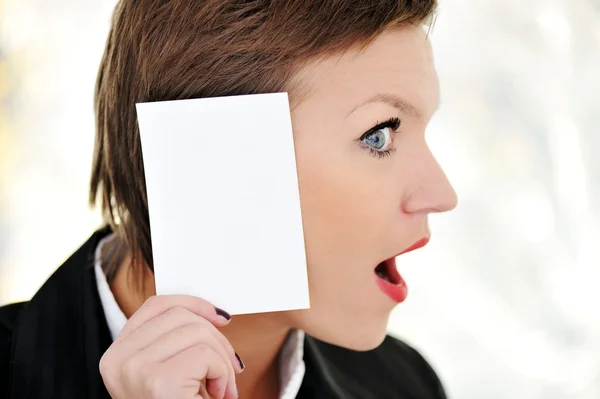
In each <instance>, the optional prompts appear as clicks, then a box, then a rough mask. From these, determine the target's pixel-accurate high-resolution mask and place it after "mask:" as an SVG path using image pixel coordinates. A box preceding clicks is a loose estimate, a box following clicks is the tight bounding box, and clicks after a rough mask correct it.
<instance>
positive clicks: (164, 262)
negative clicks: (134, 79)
mask: <svg viewBox="0 0 600 399" xmlns="http://www.w3.org/2000/svg"><path fill="white" fill-rule="evenodd" d="M137 114H138V123H139V127H140V135H141V141H142V152H143V155H144V167H145V172H146V187H147V193H148V207H149V213H150V226H151V232H152V249H153V255H154V270H155V278H156V290H157V293H158V294H188V295H195V296H198V297H201V298H204V299H206V300H208V301H210V302H212V303H213V304H214V305H216V306H218V307H220V308H222V309H225V310H226V311H227V312H229V313H231V314H243V313H259V312H269V311H281V310H291V309H305V308H308V307H309V297H308V278H307V273H306V255H305V250H304V235H303V230H302V217H301V212H300V197H299V191H298V177H297V172H296V157H295V152H294V142H293V137H292V124H291V117H290V108H289V102H288V96H287V93H275V94H258V95H245V96H232V97H217V98H203V99H193V100H178V101H165V102H153V103H140V104H137Z"/></svg>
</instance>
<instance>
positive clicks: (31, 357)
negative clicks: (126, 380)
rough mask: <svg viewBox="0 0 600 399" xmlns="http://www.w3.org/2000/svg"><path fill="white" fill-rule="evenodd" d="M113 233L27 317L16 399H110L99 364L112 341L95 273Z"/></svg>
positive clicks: (91, 246)
mask: <svg viewBox="0 0 600 399" xmlns="http://www.w3.org/2000/svg"><path fill="white" fill-rule="evenodd" d="M108 233H110V230H109V229H108V228H104V229H102V230H100V231H98V232H96V233H95V234H94V235H93V236H92V237H91V238H90V239H89V240H88V241H87V242H86V243H85V244H84V245H83V246H82V247H81V248H80V249H79V250H78V251H77V252H76V253H75V254H73V255H72V256H71V257H70V258H69V259H68V260H67V261H66V262H65V263H64V264H63V265H62V266H61V267H60V268H59V269H58V270H57V271H56V272H55V273H54V274H53V275H52V277H50V279H48V281H47V282H46V283H45V284H44V285H43V286H42V288H41V289H40V290H39V291H38V293H37V294H36V295H35V296H34V297H33V298H32V299H31V301H30V302H29V303H28V304H27V305H26V307H25V308H24V309H23V310H22V311H21V315H20V317H19V320H18V323H17V327H16V330H15V335H14V342H13V365H12V375H11V381H12V383H11V386H12V391H11V396H10V397H11V399H21V398H49V397H57V398H58V397H69V398H71V397H73V398H74V397H81V398H90V399H100V398H109V396H108V393H107V392H106V389H105V388H104V385H103V383H102V379H101V376H100V372H99V370H98V363H99V361H100V357H101V356H102V354H103V353H104V351H105V350H106V349H107V348H108V346H110V344H111V337H110V332H109V331H108V326H107V325H106V318H105V316H104V312H103V310H102V306H101V303H100V300H99V297H98V290H97V288H96V279H95V275H94V268H93V259H94V257H93V254H94V251H95V248H96V246H97V245H98V242H99V241H100V239H102V237H104V236H105V235H107V234H108ZM59 309H60V311H58V310H59Z"/></svg>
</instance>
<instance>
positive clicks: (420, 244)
mask: <svg viewBox="0 0 600 399" xmlns="http://www.w3.org/2000/svg"><path fill="white" fill-rule="evenodd" d="M428 242H429V237H423V238H421V239H420V240H419V241H417V242H415V243H414V244H413V245H411V246H410V247H408V248H406V249H405V250H404V251H402V252H400V253H399V254H398V255H396V256H400V255H402V254H405V253H407V252H410V251H414V250H415V249H419V248H423V247H424V246H425V245H427V243H428Z"/></svg>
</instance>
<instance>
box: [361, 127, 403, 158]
mask: <svg viewBox="0 0 600 399" xmlns="http://www.w3.org/2000/svg"><path fill="white" fill-rule="evenodd" d="M399 127H400V119H398V118H392V119H389V120H387V121H385V122H383V123H379V124H377V125H376V126H375V127H373V128H371V129H369V130H368V131H367V132H366V133H365V134H363V135H362V136H361V137H360V139H359V141H360V143H361V145H362V146H363V147H364V148H365V149H367V150H368V151H369V152H370V153H371V155H373V156H375V157H378V158H385V157H387V156H389V155H391V154H392V153H393V152H394V151H395V149H394V148H391V147H392V141H393V140H392V133H395V132H396V130H398V128H399Z"/></svg>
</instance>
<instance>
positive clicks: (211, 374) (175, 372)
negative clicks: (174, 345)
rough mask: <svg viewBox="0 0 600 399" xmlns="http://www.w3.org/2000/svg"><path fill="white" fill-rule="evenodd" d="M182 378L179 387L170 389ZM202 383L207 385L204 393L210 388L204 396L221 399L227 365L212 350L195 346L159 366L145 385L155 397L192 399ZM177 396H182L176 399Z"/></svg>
mask: <svg viewBox="0 0 600 399" xmlns="http://www.w3.org/2000/svg"><path fill="white" fill-rule="evenodd" d="M183 376H185V377H184V381H183V384H181V383H179V384H180V385H179V386H173V382H174V381H182V380H181V379H182V377H183ZM154 377H156V378H154ZM205 379H206V380H207V384H208V383H209V384H208V385H207V391H208V386H210V391H208V393H209V394H210V395H211V397H212V398H213V399H217V398H218V399H222V398H223V397H224V396H225V392H226V389H227V380H228V379H229V373H228V370H227V363H226V362H224V361H223V358H222V356H221V355H220V354H219V353H218V352H217V351H215V350H214V348H212V347H210V346H208V345H204V344H199V345H196V346H193V347H191V348H188V349H187V350H185V351H183V352H180V353H178V354H177V355H175V356H173V357H171V358H169V359H168V360H167V361H166V362H164V363H162V364H161V366H160V367H158V368H157V369H156V370H155V371H154V372H153V373H149V374H148V376H147V378H146V380H145V385H146V387H148V388H149V389H152V391H151V392H155V393H156V394H157V396H156V397H161V398H162V397H164V398H168V397H193V396H194V395H196V394H198V393H199V392H200V390H201V387H202V381H203V380H205ZM152 380H155V381H152ZM175 393H177V394H175ZM180 393H181V395H182V396H179V394H180Z"/></svg>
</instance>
